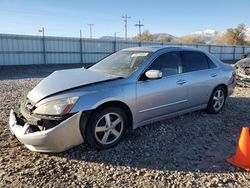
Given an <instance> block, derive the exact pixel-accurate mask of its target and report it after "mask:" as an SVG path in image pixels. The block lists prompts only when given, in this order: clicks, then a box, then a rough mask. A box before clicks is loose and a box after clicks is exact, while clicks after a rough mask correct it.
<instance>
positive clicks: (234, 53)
mask: <svg viewBox="0 0 250 188" xmlns="http://www.w3.org/2000/svg"><path fill="white" fill-rule="evenodd" d="M235 53H236V46H234V56H233V58H234V60H235V59H236V54H235Z"/></svg>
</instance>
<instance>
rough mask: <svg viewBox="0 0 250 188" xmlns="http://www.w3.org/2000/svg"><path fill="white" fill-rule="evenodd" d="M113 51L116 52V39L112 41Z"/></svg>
mask: <svg viewBox="0 0 250 188" xmlns="http://www.w3.org/2000/svg"><path fill="white" fill-rule="evenodd" d="M113 52H114V53H115V52H116V39H115V40H114V41H113Z"/></svg>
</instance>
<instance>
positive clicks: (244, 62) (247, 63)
mask: <svg viewBox="0 0 250 188" xmlns="http://www.w3.org/2000/svg"><path fill="white" fill-rule="evenodd" d="M235 65H236V67H241V68H248V67H250V58H245V59H241V60H239V61H237V62H236V64H235Z"/></svg>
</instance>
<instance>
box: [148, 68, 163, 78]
mask: <svg viewBox="0 0 250 188" xmlns="http://www.w3.org/2000/svg"><path fill="white" fill-rule="evenodd" d="M145 75H146V77H147V78H149V79H152V80H153V79H160V78H161V77H162V72H161V71H159V70H148V71H147V72H146V73H145Z"/></svg>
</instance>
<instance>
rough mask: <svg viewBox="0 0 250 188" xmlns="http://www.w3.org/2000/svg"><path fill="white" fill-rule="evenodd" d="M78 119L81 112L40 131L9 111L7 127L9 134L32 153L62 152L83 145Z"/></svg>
mask: <svg viewBox="0 0 250 188" xmlns="http://www.w3.org/2000/svg"><path fill="white" fill-rule="evenodd" d="M80 119H81V112H78V113H76V114H74V115H72V116H71V117H69V118H67V119H65V120H63V121H62V122H60V123H59V124H58V125H56V126H54V127H52V128H49V129H46V130H40V129H39V128H38V127H36V126H34V125H31V124H29V123H25V122H23V121H21V119H20V118H19V117H18V116H17V115H16V113H15V112H14V111H13V110H11V111H10V116H9V126H10V131H11V133H12V134H13V135H15V136H16V138H17V139H18V140H19V141H20V142H21V143H23V144H24V145H25V146H26V147H27V148H28V149H30V150H32V151H37V152H62V151H65V150H67V149H69V148H71V147H74V146H76V145H79V144H81V143H83V137H82V134H81V131H80V126H79V123H80Z"/></svg>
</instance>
